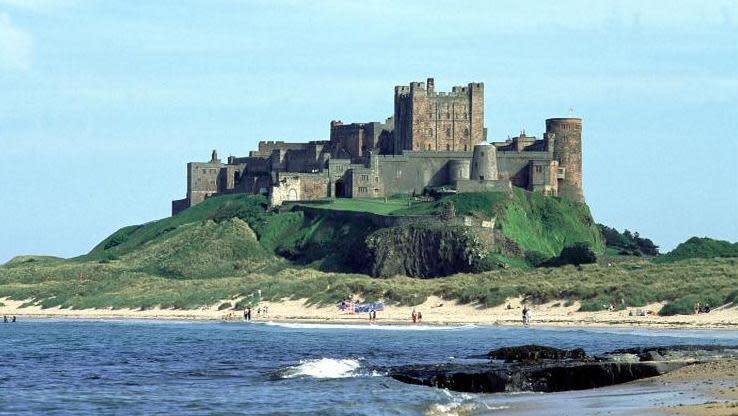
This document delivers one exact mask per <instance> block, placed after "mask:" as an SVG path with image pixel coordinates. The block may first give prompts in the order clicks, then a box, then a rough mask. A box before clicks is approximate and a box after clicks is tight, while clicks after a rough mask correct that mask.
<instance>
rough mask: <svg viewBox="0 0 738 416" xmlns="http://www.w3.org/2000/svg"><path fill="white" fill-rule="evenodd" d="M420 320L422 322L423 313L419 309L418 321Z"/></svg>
mask: <svg viewBox="0 0 738 416" xmlns="http://www.w3.org/2000/svg"><path fill="white" fill-rule="evenodd" d="M422 322H423V314H422V313H421V312H420V311H418V323H419V324H420V323H422Z"/></svg>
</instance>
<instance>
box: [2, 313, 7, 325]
mask: <svg viewBox="0 0 738 416" xmlns="http://www.w3.org/2000/svg"><path fill="white" fill-rule="evenodd" d="M3 322H5V323H6V324H7V323H8V316H7V315H3Z"/></svg>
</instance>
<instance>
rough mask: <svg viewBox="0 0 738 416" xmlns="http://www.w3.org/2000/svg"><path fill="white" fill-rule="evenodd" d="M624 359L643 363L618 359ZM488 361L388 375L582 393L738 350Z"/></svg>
mask: <svg viewBox="0 0 738 416" xmlns="http://www.w3.org/2000/svg"><path fill="white" fill-rule="evenodd" d="M627 354H630V355H633V356H635V357H641V358H640V359H636V360H622V359H619V358H620V357H621V356H622V355H627ZM488 356H489V357H490V358H492V359H493V360H494V361H490V362H487V363H481V364H438V365H417V366H404V367H396V368H393V369H391V370H390V371H389V372H388V373H389V376H390V377H392V378H394V379H396V380H399V381H402V382H405V383H410V384H419V385H424V386H432V387H439V388H445V389H449V390H454V391H462V392H471V393H501V392H517V391H535V392H556V391H567V390H585V389H591V388H596V387H605V386H610V385H614V384H620V383H626V382H629V381H633V380H638V379H642V378H647V377H654V376H658V375H661V374H664V373H667V372H669V371H672V370H675V369H677V368H681V367H684V366H686V365H690V364H693V363H696V362H699V361H698V360H707V359H709V360H718V359H724V358H735V357H738V347H730V346H674V347H652V348H643V349H623V350H616V351H613V352H610V353H607V354H604V355H603V356H601V357H590V356H588V355H587V354H586V353H585V352H584V350H582V349H580V348H577V349H574V350H561V349H557V348H551V347H545V346H539V345H524V346H518V347H508V348H500V349H497V350H494V351H491V352H490V353H489V354H488ZM665 357H673V358H674V359H665ZM654 358H655V359H654ZM502 360H504V362H503V361H502Z"/></svg>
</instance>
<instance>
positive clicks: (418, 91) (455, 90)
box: [395, 78, 484, 97]
mask: <svg viewBox="0 0 738 416" xmlns="http://www.w3.org/2000/svg"><path fill="white" fill-rule="evenodd" d="M483 92H484V83H483V82H470V83H469V84H467V85H458V86H454V87H451V91H448V92H444V91H436V90H435V80H434V79H433V78H428V80H427V81H426V82H421V81H414V82H411V83H410V84H409V85H396V86H395V96H404V95H424V96H427V97H464V96H468V95H469V94H470V93H475V94H476V93H483Z"/></svg>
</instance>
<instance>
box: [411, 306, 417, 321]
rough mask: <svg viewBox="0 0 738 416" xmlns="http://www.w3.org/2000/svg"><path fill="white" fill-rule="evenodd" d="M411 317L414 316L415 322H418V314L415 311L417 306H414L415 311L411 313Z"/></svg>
mask: <svg viewBox="0 0 738 416" xmlns="http://www.w3.org/2000/svg"><path fill="white" fill-rule="evenodd" d="M410 317H411V318H413V323H417V322H418V314H417V312H415V308H413V313H411V314H410Z"/></svg>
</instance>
